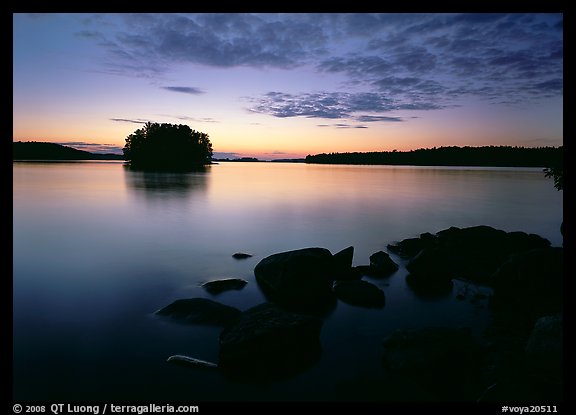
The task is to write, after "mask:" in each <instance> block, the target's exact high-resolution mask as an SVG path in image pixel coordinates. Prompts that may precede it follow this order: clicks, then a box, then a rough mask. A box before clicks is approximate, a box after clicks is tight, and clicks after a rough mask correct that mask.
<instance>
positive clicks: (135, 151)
mask: <svg viewBox="0 0 576 415" xmlns="http://www.w3.org/2000/svg"><path fill="white" fill-rule="evenodd" d="M123 152H124V159H125V160H127V161H129V162H130V167H131V168H134V169H138V170H192V169H195V168H197V167H199V166H203V165H205V164H210V162H211V160H212V143H211V142H210V139H209V138H208V134H206V133H202V132H199V131H195V130H193V129H191V128H190V127H189V126H187V125H184V124H179V125H175V124H168V123H163V124H159V123H151V122H148V123H146V124H145V125H144V127H142V128H141V129H138V130H136V131H135V132H134V133H132V134H130V135H129V136H128V137H127V138H126V145H125V146H124V149H123Z"/></svg>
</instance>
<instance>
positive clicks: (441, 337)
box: [382, 327, 483, 400]
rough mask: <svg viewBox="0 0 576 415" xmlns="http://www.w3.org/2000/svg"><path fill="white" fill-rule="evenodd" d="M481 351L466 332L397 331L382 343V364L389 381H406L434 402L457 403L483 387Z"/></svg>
mask: <svg viewBox="0 0 576 415" xmlns="http://www.w3.org/2000/svg"><path fill="white" fill-rule="evenodd" d="M482 348H483V345H482V344H480V342H478V341H476V339H474V337H473V336H472V334H471V331H470V330H469V329H468V328H447V327H424V328H420V329H407V330H397V331H395V332H393V333H392V334H391V335H390V336H388V337H387V338H386V339H385V341H384V355H383V359H382V364H383V366H384V368H385V370H387V371H388V372H389V376H390V377H393V378H398V380H400V381H406V380H408V381H409V383H407V384H410V383H412V384H413V387H414V388H415V389H416V390H419V389H421V390H426V391H428V392H429V393H430V394H431V396H432V397H433V398H432V399H433V400H455V399H456V400H457V399H459V398H461V397H466V396H469V395H471V394H472V395H475V394H476V393H477V391H478V390H481V388H482V387H483V385H482V384H481V382H480V380H479V379H480V377H481V376H480V369H481V366H482ZM471 391H472V393H471Z"/></svg>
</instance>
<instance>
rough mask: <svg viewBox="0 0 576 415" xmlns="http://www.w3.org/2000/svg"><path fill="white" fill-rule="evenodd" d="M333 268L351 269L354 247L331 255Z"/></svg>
mask: <svg viewBox="0 0 576 415" xmlns="http://www.w3.org/2000/svg"><path fill="white" fill-rule="evenodd" d="M333 259H334V267H335V268H336V269H337V270H339V269H348V268H352V261H353V259H354V247H353V246H349V247H348V248H345V249H343V250H341V251H340V252H337V253H335V254H334V255H333Z"/></svg>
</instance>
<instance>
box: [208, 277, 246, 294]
mask: <svg viewBox="0 0 576 415" xmlns="http://www.w3.org/2000/svg"><path fill="white" fill-rule="evenodd" d="M246 284H248V281H245V280H243V279H240V278H223V279H220V280H213V281H208V282H205V283H204V284H202V285H201V287H202V288H204V289H205V290H206V291H208V292H209V293H210V294H214V295H215V294H220V293H222V292H224V291H228V290H241V289H242V288H244V286H245V285H246Z"/></svg>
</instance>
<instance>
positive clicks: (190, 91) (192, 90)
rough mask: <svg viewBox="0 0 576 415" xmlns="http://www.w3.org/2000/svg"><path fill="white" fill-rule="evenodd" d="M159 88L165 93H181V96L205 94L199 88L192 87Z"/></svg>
mask: <svg viewBox="0 0 576 415" xmlns="http://www.w3.org/2000/svg"><path fill="white" fill-rule="evenodd" d="M160 88H162V89H165V90H166V91H172V92H181V93H183V94H192V95H199V94H205V93H206V92H205V91H203V90H201V89H200V88H196V87H193V86H161V87H160Z"/></svg>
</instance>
